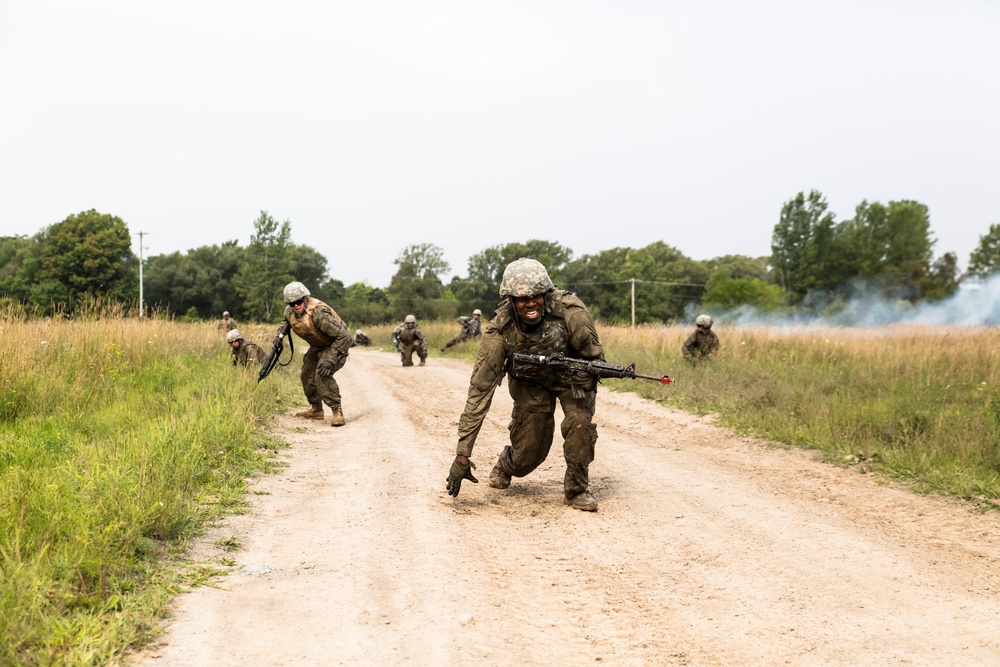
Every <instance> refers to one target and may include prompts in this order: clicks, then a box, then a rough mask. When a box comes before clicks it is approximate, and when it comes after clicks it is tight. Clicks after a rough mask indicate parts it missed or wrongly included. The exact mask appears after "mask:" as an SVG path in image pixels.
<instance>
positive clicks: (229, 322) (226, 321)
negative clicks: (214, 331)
mask: <svg viewBox="0 0 1000 667" xmlns="http://www.w3.org/2000/svg"><path fill="white" fill-rule="evenodd" d="M217 327H218V329H219V331H225V332H227V333H228V332H230V331H232V330H233V329H235V328H236V320H234V319H233V318H232V317H231V316H230V315H229V311H228V310H225V311H223V312H222V319H221V320H219V324H218V325H217Z"/></svg>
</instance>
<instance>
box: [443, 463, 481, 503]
mask: <svg viewBox="0 0 1000 667" xmlns="http://www.w3.org/2000/svg"><path fill="white" fill-rule="evenodd" d="M475 467H476V464H475V463H473V462H472V461H469V462H468V463H465V464H463V463H462V462H461V461H459V460H458V457H457V456H456V457H455V462H454V463H452V464H451V470H449V471H448V479H447V480H445V481H446V482H448V485H447V486H446V487H445V488H447V489H448V495H449V496H451V497H453V498H457V497H458V492H459V490H460V489H461V488H462V480H463V479H467V480H469V481H470V482H472V483H473V484H479V480H478V479H476V478H475V477H473V475H472V470H473V468H475Z"/></svg>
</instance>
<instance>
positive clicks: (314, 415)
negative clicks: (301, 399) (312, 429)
mask: <svg viewBox="0 0 1000 667" xmlns="http://www.w3.org/2000/svg"><path fill="white" fill-rule="evenodd" d="M295 416H296V417H302V418H303V419H317V420H321V419H323V404H322V403H320V404H319V405H314V406H312V407H311V408H309V409H308V410H301V411H299V412H296V413H295Z"/></svg>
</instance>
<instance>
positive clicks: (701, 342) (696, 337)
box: [681, 315, 719, 366]
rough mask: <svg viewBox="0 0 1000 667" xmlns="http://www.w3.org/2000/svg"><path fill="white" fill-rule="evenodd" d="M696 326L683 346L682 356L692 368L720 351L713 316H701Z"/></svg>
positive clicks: (696, 321)
mask: <svg viewBox="0 0 1000 667" xmlns="http://www.w3.org/2000/svg"><path fill="white" fill-rule="evenodd" d="M694 324H695V329H694V331H693V332H692V333H691V335H690V336H688V337H687V340H685V341H684V344H683V345H682V346H681V354H683V355H684V358H685V359H687V360H688V362H689V363H690V364H691V365H692V366H697V365H698V364H699V363H701V362H702V361H704V360H705V359H708V358H709V356H710V355H713V354H715V353H716V352H718V351H719V337H718V336H716V335H715V332H714V331H712V318H711V316H709V315H699V316H698V317H697V318H696V319H695V321H694Z"/></svg>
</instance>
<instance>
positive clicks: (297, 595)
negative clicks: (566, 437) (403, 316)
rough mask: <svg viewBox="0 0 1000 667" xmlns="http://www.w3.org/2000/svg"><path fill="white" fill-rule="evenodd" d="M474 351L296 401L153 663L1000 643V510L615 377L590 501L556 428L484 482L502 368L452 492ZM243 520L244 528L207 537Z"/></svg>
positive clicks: (506, 659)
mask: <svg viewBox="0 0 1000 667" xmlns="http://www.w3.org/2000/svg"><path fill="white" fill-rule="evenodd" d="M469 372H470V366H469V365H468V364H466V363H462V362H458V361H454V360H448V359H440V358H434V357H431V358H430V360H429V361H428V365H427V366H426V367H419V366H418V367H411V368H402V367H401V366H400V365H399V361H398V357H397V355H395V354H389V353H384V352H378V351H374V350H366V349H360V350H359V349H355V350H354V351H352V353H351V360H350V362H349V363H348V364H347V366H346V367H345V368H344V370H343V371H341V372H340V373H339V374H338V376H337V377H338V379H339V381H340V384H341V387H342V390H343V394H344V397H345V399H344V408H345V410H344V412H345V415H346V417H347V425H346V426H344V427H342V428H338V429H334V428H331V427H330V426H329V425H328V424H327V423H325V422H308V421H303V420H296V419H294V418H292V417H285V418H282V419H280V420H279V422H278V425H277V431H278V433H279V434H280V435H281V437H283V438H285V439H287V440H288V442H289V443H291V447H290V448H289V449H288V450H287V451H285V452H284V453H283V456H284V457H285V458H286V459H287V463H288V467H287V469H285V470H284V471H283V472H281V473H280V474H277V475H275V476H272V477H267V478H263V479H261V480H259V481H258V482H257V483H256V489H257V491H258V492H262V493H263V494H262V495H254V496H253V508H254V510H253V512H252V513H250V514H249V515H245V516H238V517H232V518H231V519H229V520H227V521H226V523H225V525H223V526H221V527H219V528H218V529H216V530H215V531H213V534H212V535H209V536H207V537H206V538H205V539H204V540H202V541H201V543H200V544H199V545H197V547H196V549H195V556H196V557H197V558H198V559H200V560H203V561H205V562H211V563H214V564H216V565H217V564H218V563H219V562H220V559H222V558H234V559H235V560H236V561H237V564H236V565H235V566H233V567H232V568H231V570H232V571H231V574H229V575H227V576H226V577H224V578H222V579H221V580H220V581H219V583H218V586H217V587H215V588H212V587H202V588H198V589H195V590H193V591H191V592H189V593H186V594H183V595H181V596H179V597H178V599H177V601H176V605H175V607H176V608H175V616H174V618H173V620H172V621H171V623H170V626H169V630H168V632H167V634H166V635H165V636H164V638H163V642H162V643H161V644H160V645H159V646H156V647H154V648H152V649H151V650H149V651H147V652H146V653H145V654H144V655H142V656H137V658H136V660H135V662H137V663H138V664H141V665H143V666H144V667H168V666H170V667H174V666H182V665H183V666H185V667H186V666H191V665H205V666H213V667H215V666H220V665H222V666H228V665H232V666H237V665H239V666H248V665H399V664H413V665H453V666H461V665H505V664H520V665H581V664H595V663H596V664H611V665H780V664H791V665H842V664H844V665H846V664H849V665H997V664H1000V514H998V513H996V512H993V513H987V514H978V513H976V512H974V508H972V507H971V506H968V505H966V504H963V503H960V502H957V501H952V500H948V499H943V498H938V497H927V496H921V495H917V494H914V493H912V492H910V491H908V490H906V489H904V488H901V487H898V486H897V485H894V484H887V483H884V481H883V480H880V479H878V478H877V477H876V476H875V475H872V474H862V473H861V472H859V470H858V469H857V468H843V469H842V468H838V467H835V466H830V465H827V464H821V463H818V462H816V461H814V460H813V458H812V455H811V454H810V453H808V452H801V451H790V450H785V449H780V448H773V447H769V446H768V443H765V442H760V441H756V440H752V439H749V438H745V437H741V436H738V435H734V434H733V433H732V432H731V431H729V430H727V429H724V428H720V427H717V426H713V425H712V423H711V420H710V419H707V418H696V417H692V416H691V415H688V414H686V413H682V412H678V411H673V410H669V409H666V408H663V407H662V406H659V405H657V404H655V403H653V402H650V401H647V400H643V399H640V398H638V397H636V396H635V395H634V394H622V393H618V392H612V391H610V390H608V389H607V388H604V387H602V388H601V389H600V390H599V395H598V413H597V420H596V421H597V423H598V428H599V434H600V436H599V440H598V443H597V460H596V461H595V462H594V464H593V465H592V466H591V482H592V486H591V491H592V492H593V493H594V495H595V496H596V498H597V499H598V501H599V503H600V509H599V511H598V512H596V513H587V512H580V511H577V510H573V509H571V508H569V507H566V506H565V505H564V504H563V502H562V476H563V461H562V456H561V448H560V447H559V445H558V442H559V440H558V438H559V436H558V432H557V436H556V438H557V444H556V445H555V446H554V447H553V453H552V455H550V457H549V460H548V461H546V463H545V464H543V466H542V467H541V468H540V469H539V470H537V471H536V472H534V473H533V474H532V475H530V476H529V477H527V478H524V479H515V480H514V483H513V485H512V487H511V488H510V489H509V490H506V491H499V490H495V489H491V488H489V486H488V484H487V478H488V477H489V470H490V468H492V466H493V463H494V461H495V460H496V455H497V453H498V452H499V451H500V449H501V448H502V447H503V445H504V444H505V439H506V434H507V431H506V424H507V420H508V417H509V414H510V398H509V397H508V395H507V393H506V386H504V387H502V388H501V389H500V390H499V391H498V392H497V395H496V399H495V400H494V404H493V408H492V410H491V412H490V414H489V416H488V418H487V423H486V425H485V426H484V428H483V433H482V436H481V438H480V441H479V443H478V445H477V447H476V451H475V453H474V456H473V457H472V458H473V461H474V462H476V463H477V464H478V466H479V468H478V474H479V476H480V479H481V482H480V483H479V484H478V485H476V484H470V483H468V482H466V483H465V484H463V486H462V492H461V494H460V495H459V497H458V498H457V499H452V498H450V497H449V496H448V495H447V494H446V493H445V490H444V486H445V484H444V482H445V477H446V475H447V470H448V467H449V465H450V464H451V461H452V459H453V458H454V443H455V438H456V435H455V434H456V428H457V423H458V417H459V414H460V413H461V410H462V407H463V405H464V401H465V392H466V387H467V385H468V379H469ZM607 382H608V383H610V382H614V380H609V381H607ZM302 407H304V403H303V404H302V405H300V406H289V411H290V412H292V411H294V409H301V408H302ZM557 416H558V415H557ZM231 536H235V537H236V539H237V540H238V541H239V542H240V544H241V545H242V546H241V548H240V549H239V550H238V551H236V552H231V553H230V552H225V551H223V550H222V549H221V548H220V547H218V546H216V545H215V543H216V542H217V541H219V540H220V539H224V538H228V537H231Z"/></svg>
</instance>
